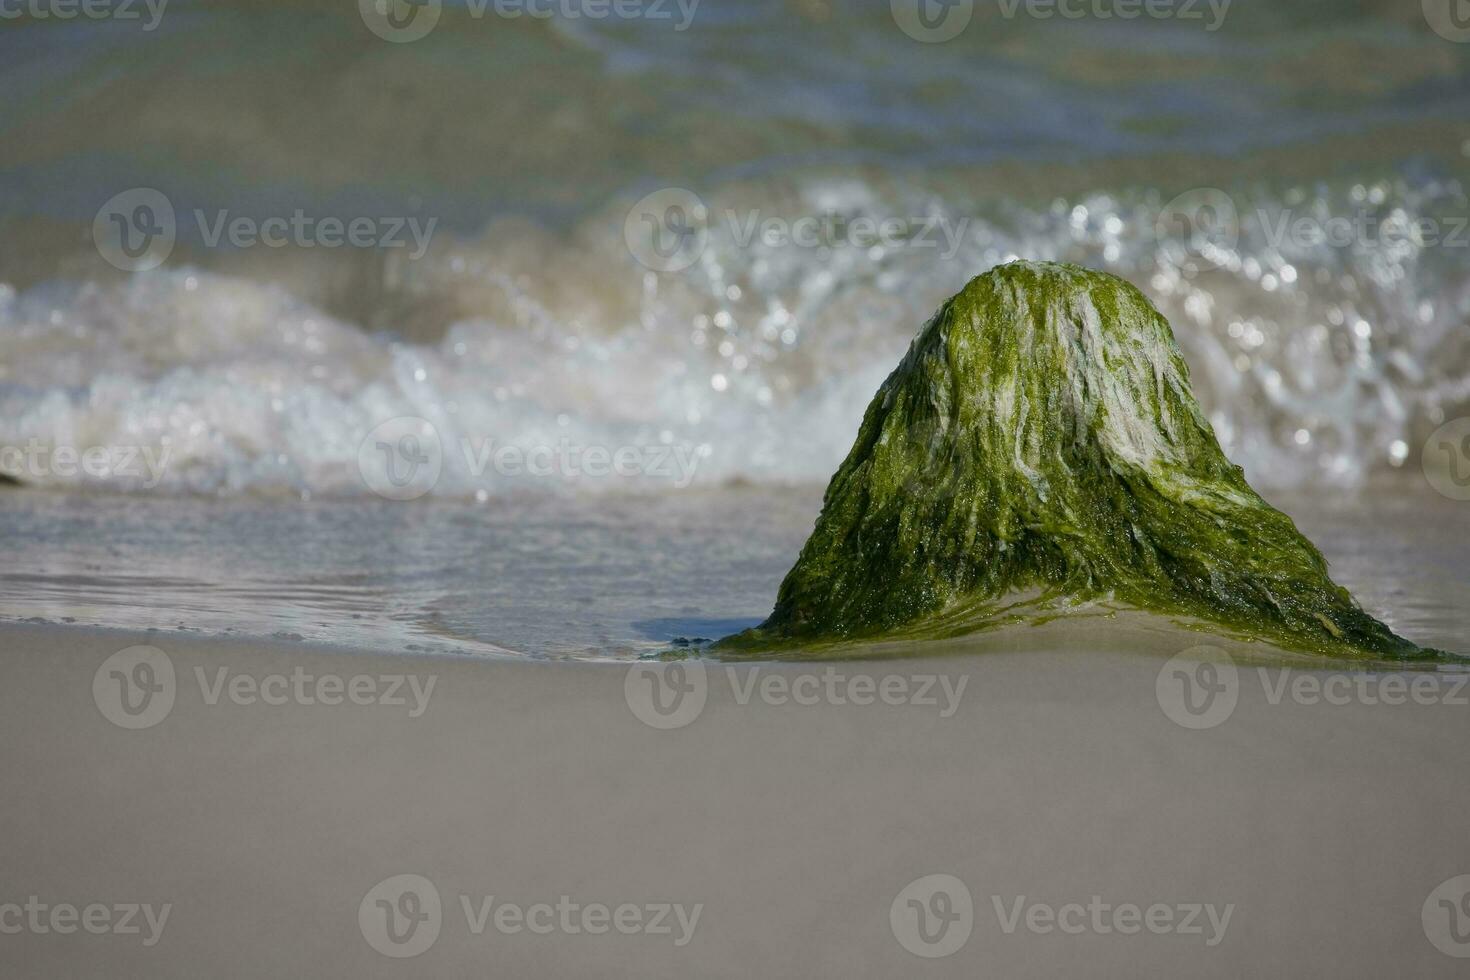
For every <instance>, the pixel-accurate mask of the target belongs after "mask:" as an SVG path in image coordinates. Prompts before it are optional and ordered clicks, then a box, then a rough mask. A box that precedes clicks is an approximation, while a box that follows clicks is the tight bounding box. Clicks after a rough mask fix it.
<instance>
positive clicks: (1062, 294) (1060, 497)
mask: <svg viewBox="0 0 1470 980" xmlns="http://www.w3.org/2000/svg"><path fill="white" fill-rule="evenodd" d="M1018 593H1019V594H1023V595H1030V596H1031V597H1032V599H1031V600H1029V601H1035V598H1036V597H1037V596H1039V597H1040V601H1041V602H1042V603H1043V604H1045V603H1047V602H1050V604H1051V605H1053V606H1055V605H1058V604H1061V605H1066V604H1067V603H1068V602H1069V601H1070V600H1079V601H1085V600H1092V599H1106V598H1111V599H1113V600H1116V601H1118V602H1121V603H1124V604H1127V605H1131V606H1135V607H1138V608H1141V609H1146V610H1151V611H1155V612H1160V613H1164V614H1169V615H1179V616H1185V617H1190V618H1193V619H1198V620H1204V621H1209V622H1211V623H1215V624H1219V625H1222V626H1224V627H1227V628H1228V629H1229V630H1231V631H1233V632H1236V633H1242V634H1247V635H1250V636H1254V637H1258V638H1262V639H1266V640H1270V641H1272V642H1274V643H1276V644H1278V645H1281V646H1285V647H1291V648H1298V649H1308V650H1314V651H1318V652H1322V653H1330V654H1334V655H1339V656H1359V657H1362V656H1390V657H1396V658H1405V657H1415V656H1423V655H1427V652H1426V651H1421V650H1420V649H1419V648H1418V647H1416V646H1414V645H1413V644H1412V643H1410V642H1408V641H1407V640H1404V639H1402V638H1400V637H1398V636H1396V635H1394V633H1393V632H1392V631H1390V630H1389V629H1388V627H1386V626H1384V625H1383V624H1382V623H1380V622H1378V621H1377V620H1376V619H1374V618H1373V617H1372V616H1369V615H1368V614H1367V613H1365V612H1364V611H1363V610H1362V609H1360V608H1359V607H1358V605H1357V604H1356V603H1355V602H1354V601H1353V599H1352V597H1351V596H1350V595H1348V593H1347V592H1346V591H1345V590H1344V589H1342V588H1341V587H1339V586H1337V585H1335V584H1333V582H1332V581H1331V580H1330V579H1329V578H1328V577H1327V564H1326V562H1325V560H1324V559H1323V558H1322V555H1321V553H1320V552H1318V550H1317V549H1316V548H1315V547H1314V546H1313V545H1312V543H1311V542H1310V541H1308V540H1307V539H1306V538H1305V537H1303V536H1302V535H1301V533H1300V532H1298V531H1297V529H1296V526H1295V525H1294V524H1293V523H1292V521H1291V519H1290V518H1289V517H1287V516H1286V515H1285V514H1283V513H1281V512H1280V511H1278V510H1276V509H1275V508H1273V507H1271V506H1270V505H1269V504H1267V503H1266V502H1265V501H1264V500H1262V499H1261V498H1260V496H1258V495H1257V494H1256V492H1255V491H1254V490H1252V489H1251V488H1250V486H1249V485H1248V484H1247V483H1246V481H1245V476H1244V473H1243V472H1242V471H1241V469H1240V468H1239V467H1238V466H1235V465H1234V464H1233V463H1231V462H1230V460H1228V459H1226V458H1225V455H1224V453H1222V452H1221V450H1220V446H1219V443H1218V442H1217V441H1216V439H1215V434H1214V432H1213V431H1212V430H1211V428H1210V426H1209V423H1208V422H1206V421H1205V418H1204V415H1203V414H1202V412H1201V411H1200V408H1199V405H1198V404H1197V403H1196V402H1195V399H1194V395H1193V394H1192V392H1191V390H1190V385H1189V369H1188V367H1187V366H1186V365H1185V363H1184V359H1183V358H1182V357H1181V356H1180V353H1179V348H1178V346H1177V345H1176V344H1175V341H1174V335H1173V333H1172V331H1171V330H1170V329H1169V324H1168V321H1166V320H1165V319H1164V317H1163V316H1162V315H1160V314H1159V312H1158V311H1157V310H1155V309H1154V308H1153V307H1152V306H1151V305H1150V304H1149V302H1148V300H1147V299H1146V298H1145V297H1144V296H1143V294H1142V293H1141V292H1139V291H1138V289H1136V288H1135V287H1134V286H1132V285H1130V284H1129V283H1127V282H1125V281H1123V280H1121V279H1118V278H1116V277H1114V276H1110V275H1106V274H1103V273H1100V272H1093V271H1090V270H1087V269H1083V268H1080V267H1077V266H1072V265H1062V264H1055V263H1036V262H1014V263H1011V264H1009V265H1005V266H1000V267H998V268H995V269H992V270H991V271H990V272H988V273H986V274H985V275H982V276H979V277H977V278H975V279H973V280H971V282H970V283H969V285H967V286H966V287H965V288H964V289H963V290H961V291H960V293H959V294H958V295H956V296H954V297H953V298H952V299H950V300H949V301H948V302H946V303H945V304H944V306H943V307H942V308H941V309H940V310H939V312H938V313H937V314H936V315H935V316H934V318H933V319H932V320H930V321H929V323H928V324H927V325H926V326H925V327H924V328H923V330H921V331H920V333H919V335H918V337H917V338H915V340H914V342H913V344H912V346H911V347H910V348H909V351H908V354H907V355H906V356H905V357H904V359H903V361H902V362H901V363H900V364H899V366H898V368H897V369H896V370H895V371H894V372H893V373H892V374H891V375H890V376H889V377H888V380H887V381H885V382H884V383H883V386H882V387H881V388H880V389H879V390H878V394H877V395H876V396H875V397H874V398H873V401H872V403H871V404H870V405H869V406H868V410H867V413H866V414H865V415H864V417H863V422H862V428H861V430H860V431H859V432H858V437H857V442H856V443H855V444H854V445H853V447H852V450H851V452H849V453H848V456H847V460H846V461H845V462H844V463H843V464H842V467H841V468H840V469H839V470H838V471H837V473H836V475H835V476H833V477H832V482H831V483H830V485H829V486H828V487H827V493H826V497H825V500H824V502H823V506H822V513H821V516H820V517H819V518H818V519H817V524H816V528H815V529H814V530H813V532H812V535H811V537H810V538H809V539H808V540H807V542H806V546H805V547H804V548H803V549H802V552H801V556H800V558H798V559H797V562H796V565H795V567H793V568H792V569H791V571H790V572H789V573H788V574H787V576H786V579H785V581H784V582H782V583H781V589H780V592H779V595H778V597H777V600H776V608H775V610H774V611H773V612H772V613H771V616H770V618H769V619H767V620H766V621H765V622H764V623H763V624H762V625H761V626H759V627H757V628H756V629H754V630H748V631H746V632H745V633H742V634H739V635H738V636H734V637H730V638H728V639H726V640H724V641H722V643H721V644H719V645H718V646H719V647H721V648H723V649H726V650H738V649H763V648H771V647H779V646H790V645H795V644H802V643H821V642H823V641H832V640H846V639H856V638H862V637H870V636H880V635H892V634H899V635H909V636H942V635H953V634H958V633H964V632H969V631H971V630H975V629H980V628H984V627H985V626H987V625H992V624H993V623H995V622H997V621H998V616H999V614H1000V612H1001V610H1002V607H1003V606H1005V605H1007V604H1009V603H1014V601H1015V596H1016V594H1018ZM1008 597H1009V598H1008Z"/></svg>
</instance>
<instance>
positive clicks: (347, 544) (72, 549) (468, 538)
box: [0, 483, 1470, 659]
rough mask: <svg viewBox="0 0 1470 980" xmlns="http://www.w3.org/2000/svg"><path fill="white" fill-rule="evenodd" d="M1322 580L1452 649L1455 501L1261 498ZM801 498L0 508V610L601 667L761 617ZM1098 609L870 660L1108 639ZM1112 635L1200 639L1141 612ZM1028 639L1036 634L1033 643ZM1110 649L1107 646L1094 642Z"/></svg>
mask: <svg viewBox="0 0 1470 980" xmlns="http://www.w3.org/2000/svg"><path fill="white" fill-rule="evenodd" d="M1273 502H1274V503H1277V504H1278V505H1279V506H1282V507H1284V508H1285V509H1286V510H1287V512H1288V513H1290V514H1292V515H1293V516H1294V517H1295V518H1296V519H1297V521H1298V524H1299V526H1301V528H1302V529H1303V530H1304V531H1305V532H1306V533H1307V534H1308V535H1309V536H1310V537H1312V539H1313V540H1314V541H1316V542H1318V544H1319V545H1320V546H1321V547H1322V549H1323V551H1324V552H1325V553H1326V554H1327V556H1328V558H1329V559H1330V560H1331V562H1332V568H1333V572H1334V576H1335V577H1336V579H1337V580H1338V581H1339V582H1340V583H1341V584H1343V585H1345V586H1346V587H1347V588H1348V589H1349V590H1350V591H1352V592H1353V593H1354V594H1355V595H1356V596H1357V597H1358V598H1359V600H1360V601H1361V602H1362V603H1363V604H1364V605H1365V606H1366V607H1367V608H1368V609H1369V610H1370V611H1371V612H1372V613H1373V614H1374V615H1376V616H1379V617H1380V618H1381V619H1383V620H1384V622H1386V623H1388V624H1389V625H1390V626H1391V627H1392V628H1393V629H1394V630H1396V631H1397V632H1399V633H1401V634H1402V635H1405V636H1407V637H1409V638H1410V639H1413V640H1415V641H1416V642H1418V643H1420V644H1421V645H1426V646H1433V647H1438V648H1440V649H1444V650H1448V651H1466V650H1470V643H1467V642H1466V639H1465V638H1466V637H1467V636H1470V574H1467V572H1470V569H1467V567H1466V555H1465V550H1464V547H1463V542H1464V540H1465V536H1466V534H1467V532H1470V504H1460V503H1454V502H1451V501H1447V500H1445V499H1444V498H1442V497H1438V496H1437V495H1434V494H1433V493H1431V492H1430V491H1428V490H1426V489H1424V488H1423V487H1422V486H1416V485H1413V484H1409V483H1402V484H1400V485H1396V486H1392V487H1388V488H1383V487H1380V488H1377V489H1375V490H1374V491H1373V492H1371V493H1367V494H1363V493H1358V494H1343V495H1340V496H1318V497H1316V498H1315V499H1314V498H1312V497H1310V496H1305V495H1284V496H1283V495H1276V497H1275V499H1273ZM819 504H820V493H819V490H818V488H816V487H806V488H796V489H784V490H781V489H769V488H748V489H739V490H725V491H689V492H686V493H683V494H670V495H664V496H653V495H647V494H640V495H602V496H600V497H586V496H582V497H550V498H547V497H528V496H517V497H513V498H508V499H504V500H496V501H493V502H487V503H485V504H482V505H474V504H461V503H445V502H439V503H435V502H424V501H416V502H412V503H394V502H386V501H372V502H346V501H338V502H332V503H300V502H292V501H280V500H274V501H272V500H228V501H220V500H208V499H201V498H186V499H179V500H169V499H161V498H159V497H156V496H135V497H124V496H117V495H111V496H99V495H76V494H44V493H34V492H27V491H23V492H12V493H6V494H4V495H3V496H0V539H3V540H5V541H6V542H7V546H8V550H9V552H10V553H9V555H8V557H7V561H6V563H5V567H4V569H3V570H0V617H3V618H5V619H10V620H30V619H40V620H46V621H50V622H73V623H77V624H82V625H93V626H109V627H117V628H130V629H155V630H159V631H164V632H170V631H178V630H185V631H195V632H199V633H203V634H227V635H236V636H249V637H287V638H298V639H302V640H305V641H308V642H314V643H323V644H328V643H329V644H334V645H346V646H357V647H360V648H363V649H368V650H381V651H400V652H401V651H410V652H424V653H432V652H440V653H467V654H484V655H500V654H513V655H519V656H530V657H538V658H542V657H555V658H563V657H573V658H589V659H620V658H627V657H632V656H636V655H639V654H646V653H651V652H655V651H659V650H668V649H670V646H671V642H672V641H673V640H674V639H675V638H678V637H684V638H686V639H690V640H694V639H699V638H704V639H717V638H719V637H721V636H724V635H727V634H729V633H733V632H736V631H738V630H740V629H744V628H745V627H748V626H752V625H755V624H756V623H758V622H759V621H760V620H762V619H764V618H765V616H766V614H767V613H768V612H769V611H770V608H771V605H772V603H773V602H774V599H775V591H776V586H777V585H778V584H779V582H780V580H781V577H782V576H783V575H784V574H785V572H786V569H787V568H788V567H789V566H790V564H791V562H792V561H793V560H794V559H795V557H796V553H797V551H798V550H799V548H800V546H801V543H802V541H803V540H804V539H805V536H806V533H807V532H808V530H809V529H810V525H811V522H812V520H813V519H814V517H815V515H816V510H817V507H818V506H819ZM1096 625H1097V619H1096V613H1095V611H1094V614H1093V615H1092V616H1090V617H1089V618H1086V619H1078V620H1075V621H1071V622H1069V621H1066V620H1063V621H1062V622H1060V623H1058V624H1053V625H1052V626H1049V627H1045V628H1044V629H1046V630H1049V631H1050V632H1043V633H1035V631H1036V630H1038V629H1042V628H1039V627H1019V628H1017V629H1016V630H1011V631H1008V632H1004V633H1003V634H1001V635H997V634H982V635H978V636H975V637H972V638H969V639H963V640H960V641H956V642H952V643H945V644H942V645H940V646H938V647H934V646H930V647H926V648H919V647H914V648H913V649H912V650H910V649H900V648H885V649H883V650H882V651H881V654H882V655H884V656H904V655H913V654H923V653H926V652H936V651H939V650H945V651H950V652H960V651H985V650H993V649H1014V648H1020V647H1031V646H1036V645H1037V644H1041V645H1044V646H1045V645H1050V646H1053V647H1055V646H1067V645H1071V646H1081V647H1084V648H1085V647H1086V646H1088V645H1089V644H1101V643H1104V642H1106V640H1105V638H1103V637H1100V636H1099V635H1098V634H1097V633H1096V632H1091V633H1090V632H1089V631H1095V630H1096ZM1130 626H1131V627H1133V631H1132V632H1130V633H1128V634H1127V636H1128V643H1130V644H1135V645H1137V647H1138V648H1139V652H1143V653H1160V654H1165V655H1172V654H1173V653H1177V652H1178V651H1179V650H1181V649H1183V648H1184V647H1187V646H1192V645H1194V644H1196V643H1199V642H1202V640H1201V637H1200V636H1199V634H1196V633H1186V632H1184V631H1182V630H1180V629H1178V628H1176V627H1174V626H1172V625H1171V624H1170V623H1169V622H1168V621H1165V620H1159V619H1155V618H1154V617H1135V618H1134V619H1133V620H1130ZM1033 634H1034V635H1033ZM1114 646H1116V644H1114Z"/></svg>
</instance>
